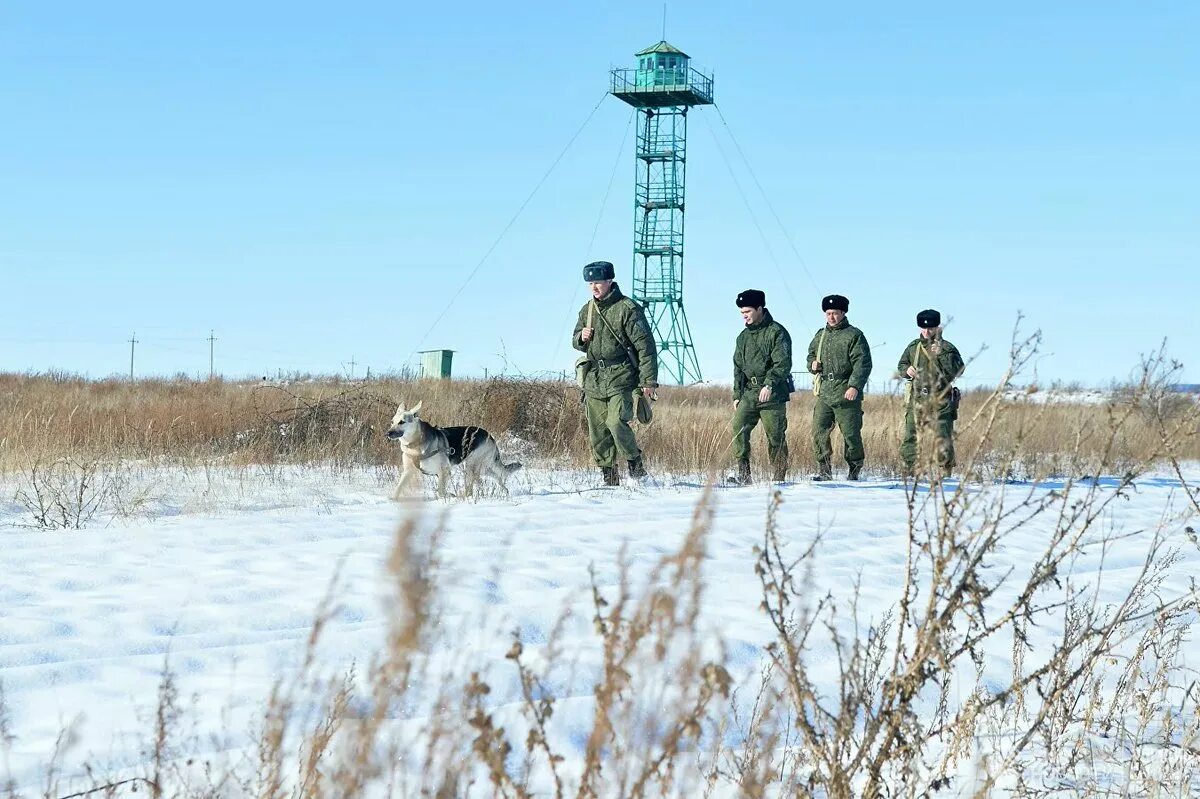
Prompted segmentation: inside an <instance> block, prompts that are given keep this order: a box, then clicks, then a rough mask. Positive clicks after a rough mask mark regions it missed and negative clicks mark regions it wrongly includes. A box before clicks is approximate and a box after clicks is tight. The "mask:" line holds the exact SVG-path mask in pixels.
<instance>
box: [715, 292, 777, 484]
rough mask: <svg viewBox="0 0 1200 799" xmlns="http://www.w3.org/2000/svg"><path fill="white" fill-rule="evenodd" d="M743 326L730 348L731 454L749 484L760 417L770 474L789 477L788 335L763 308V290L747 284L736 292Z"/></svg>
mask: <svg viewBox="0 0 1200 799" xmlns="http://www.w3.org/2000/svg"><path fill="white" fill-rule="evenodd" d="M736 303H737V307H738V310H740V311H741V314H742V321H743V322H745V323H746V327H745V328H744V329H743V330H742V332H741V333H738V337H737V343H736V344H734V347H733V409H734V410H733V454H734V457H736V458H737V462H738V473H737V477H734V478H730V482H733V483H738V484H740V485H749V484H750V432H751V431H752V430H753V429H754V426H755V425H757V424H758V421H759V419H762V423H763V431H764V432H765V433H766V434H767V455H768V457H769V458H770V459H771V469H772V475H773V479H774V480H776V481H783V480H785V479H787V468H788V446H787V404H786V403H787V401H788V398H789V397H790V395H791V392H792V390H793V384H792V374H791V373H792V337H791V336H790V335H789V334H788V332H787V329H786V328H784V326H783V325H781V324H779V323H778V322H776V321H775V320H774V318H772V316H771V312H770V311H768V310H767V307H766V305H767V295H766V294H765V293H763V292H761V291H759V290H758V289H747V290H745V291H743V292H742V293H741V294H739V295H737V300H736Z"/></svg>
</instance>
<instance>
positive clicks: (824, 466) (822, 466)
mask: <svg viewBox="0 0 1200 799" xmlns="http://www.w3.org/2000/svg"><path fill="white" fill-rule="evenodd" d="M812 479H813V480H814V481H816V482H821V481H824V480H832V479H833V468H832V467H831V466H830V465H829V464H828V463H818V464H817V473H816V474H814V475H813V476H812Z"/></svg>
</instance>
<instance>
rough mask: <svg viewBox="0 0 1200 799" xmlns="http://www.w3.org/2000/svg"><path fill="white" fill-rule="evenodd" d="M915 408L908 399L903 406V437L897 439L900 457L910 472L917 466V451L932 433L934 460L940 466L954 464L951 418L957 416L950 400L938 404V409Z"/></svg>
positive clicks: (948, 466) (951, 465)
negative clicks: (935, 454)
mask: <svg viewBox="0 0 1200 799" xmlns="http://www.w3.org/2000/svg"><path fill="white" fill-rule="evenodd" d="M927 404H928V403H925V404H922V406H921V407H917V403H916V402H910V403H908V405H906V406H905V408H904V440H903V441H901V442H900V458H901V460H903V461H904V468H905V469H906V470H908V471H909V472H911V471H913V470H914V469H915V468H916V465H917V453H918V451H919V450H920V449H923V445H924V444H925V441H926V439H928V438H929V437H930V436H931V435H932V436H933V437H934V439H935V440H936V444H935V446H936V447H937V450H936V452H937V463H938V466H940V467H942V468H943V469H949V468H952V467H953V466H954V420H955V418H956V416H957V414H955V412H954V409H953V408H952V407H951V405H950V403H949V402H941V403H937V409H936V411H934V410H933V409H932V408H929V409H927V408H926V407H925V405H927Z"/></svg>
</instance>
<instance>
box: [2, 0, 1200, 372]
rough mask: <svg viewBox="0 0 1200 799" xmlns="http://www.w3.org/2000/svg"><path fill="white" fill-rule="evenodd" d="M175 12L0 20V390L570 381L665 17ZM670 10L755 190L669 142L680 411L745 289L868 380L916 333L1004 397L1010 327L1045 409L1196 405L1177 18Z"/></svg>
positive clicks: (712, 151)
mask: <svg viewBox="0 0 1200 799" xmlns="http://www.w3.org/2000/svg"><path fill="white" fill-rule="evenodd" d="M189 5H190V7H185V5H184V4H173V3H149V2H147V3H128V2H113V3H105V4H98V3H55V2H43V3H9V4H6V5H5V7H4V8H3V9H2V10H0V104H2V107H3V108H4V124H3V126H0V273H2V274H3V278H4V280H3V287H4V296H5V299H6V303H5V306H6V307H5V312H4V313H3V314H0V369H3V370H44V369H49V368H59V369H67V370H72V371H78V372H84V373H87V374H89V375H92V376H103V375H108V374H111V373H122V372H125V371H127V370H128V360H129V345H128V343H127V340H128V339H129V338H130V334H131V333H133V332H134V331H136V333H137V337H138V339H139V341H140V343H139V344H138V350H137V359H136V367H137V371H138V373H140V374H173V373H175V372H185V373H189V374H207V370H208V342H207V341H206V340H205V339H207V338H208V335H209V331H210V330H213V331H215V335H216V337H217V339H218V340H217V343H216V364H217V369H218V371H221V372H223V373H225V374H229V375H233V376H242V375H251V374H253V375H259V374H272V375H273V374H275V373H276V372H277V371H278V370H284V371H293V370H300V371H310V372H326V373H328V372H343V373H344V372H345V371H347V370H348V369H349V363H350V361H351V360H352V359H353V361H354V363H355V370H356V372H357V373H358V374H361V373H362V371H363V370H364V368H365V367H366V366H368V365H369V366H370V367H371V368H372V370H374V371H381V370H387V369H398V368H401V367H403V366H405V365H406V364H412V363H414V362H415V361H414V359H413V358H412V352H413V351H414V350H416V349H427V348H436V347H445V348H449V349H454V350H457V355H456V356H455V372H456V373H458V374H465V375H476V374H482V373H483V370H484V369H487V370H489V372H490V373H497V372H501V371H506V372H507V373H509V374H515V373H523V374H535V373H541V372H546V371H551V370H563V369H570V368H571V363H572V361H573V359H574V353H573V352H572V351H571V350H570V347H569V344H568V343H567V342H566V341H565V339H566V336H567V335H568V333H569V327H570V325H571V324H572V323H573V321H574V318H575V314H576V312H577V309H578V306H579V305H580V304H581V303H582V301H583V297H584V293H583V285H582V283H581V279H580V275H579V273H580V268H581V266H582V265H583V264H584V263H586V262H587V261H590V260H594V259H597V258H605V259H608V260H612V261H613V262H614V263H616V264H617V268H618V279H619V280H622V279H623V280H624V281H625V282H626V283H628V282H629V274H630V270H631V263H632V256H631V244H632V220H633V214H632V199H633V186H632V184H633V173H634V162H633V154H632V141H631V140H630V141H628V142H626V143H625V147H624V150H623V151H622V152H620V153H619V152H618V151H619V148H620V146H621V142H622V137H623V134H624V133H625V131H626V128H627V125H628V122H629V119H630V110H629V109H628V107H626V106H624V105H623V104H622V103H620V102H619V101H617V100H615V99H613V98H611V97H609V98H608V99H606V100H603V101H602V98H603V96H604V91H605V88H606V86H607V70H608V68H609V67H610V66H630V65H632V63H633V58H632V56H633V53H634V52H635V51H637V50H638V49H640V48H642V47H645V46H647V45H650V44H652V43H654V42H655V41H657V40H658V39H659V38H660V33H661V28H662V6H661V5H660V4H653V3H649V4H642V3H630V2H611V3H575V4H571V3H561V2H556V3H550V2H545V3H540V2H539V3H510V4H502V3H470V2H465V3H458V4H455V5H453V6H440V5H437V4H419V5H418V4H413V6H412V7H406V6H408V5H409V4H398V3H373V2H363V3H348V4H337V5H336V6H335V5H334V4H328V3H321V4H313V3H297V2H289V3H275V2H261V3H231V2H220V1H217V0H214V1H213V2H207V3H204V4H189ZM667 14H668V18H667V38H668V39H669V40H670V41H671V42H672V43H674V44H676V45H677V46H679V47H681V48H682V49H684V50H685V51H687V52H688V53H689V55H691V56H692V59H693V63H694V64H696V65H697V66H700V67H702V68H705V69H707V70H710V71H711V72H712V73H714V75H715V86H714V92H715V95H716V98H717V103H718V106H719V107H720V110H721V112H722V113H723V114H724V117H725V119H726V120H727V121H728V123H729V125H730V127H731V128H732V132H733V135H734V136H735V137H736V142H737V144H738V145H740V147H741V150H742V152H744V153H745V155H746V157H747V159H748V161H749V166H750V167H751V168H752V169H753V176H752V175H751V173H750V171H749V170H748V169H747V166H746V164H745V163H744V162H743V161H742V160H741V159H740V158H739V156H738V152H737V149H736V147H735V146H734V143H733V140H731V139H730V134H729V132H728V131H727V130H726V128H725V127H724V125H723V124H722V123H721V120H720V118H719V117H718V116H717V114H716V112H715V110H714V109H711V108H708V109H702V110H698V111H697V112H695V113H694V114H693V116H692V117H691V119H690V125H689V142H688V145H689V160H688V211H687V231H688V234H687V253H686V260H685V263H686V295H685V296H686V305H687V310H688V315H689V319H690V322H691V327H692V331H693V335H694V338H695V341H696V346H697V348H698V353H699V357H700V363H701V367H702V370H703V372H704V375H705V377H706V378H708V379H711V380H715V381H728V380H729V371H730V367H729V359H730V355H731V352H732V342H733V338H734V337H735V336H736V334H737V332H738V330H739V328H740V325H741V321H740V318H739V316H738V314H737V311H736V309H735V308H734V305H733V298H734V296H735V295H736V294H737V293H738V291H740V290H742V289H744V288H748V287H755V288H762V289H764V290H765V291H766V292H767V296H768V305H769V307H770V308H771V309H772V311H773V313H774V314H775V316H776V317H777V318H778V319H779V320H780V321H781V322H783V323H784V324H785V325H787V326H788V327H789V328H790V329H791V331H792V334H793V337H794V339H795V341H796V346H797V349H802V348H803V347H805V346H806V345H807V341H808V339H809V338H810V337H811V335H812V332H813V331H814V330H815V329H816V328H817V327H818V326H819V325H820V324H821V315H820V310H819V301H820V297H821V296H822V295H823V294H826V293H831V292H837V293H842V294H846V295H848V296H849V297H850V298H851V313H850V317H851V320H852V321H853V322H854V323H855V324H857V325H858V326H860V327H861V328H862V329H863V330H864V331H865V332H866V334H867V337H868V339H869V340H870V342H871V343H872V345H873V348H874V351H875V358H876V363H877V367H876V377H879V378H883V377H886V374H887V373H888V372H890V370H891V368H892V367H894V364H895V361H896V359H897V357H898V356H899V354H900V351H901V349H902V348H903V346H904V344H905V343H906V342H907V341H908V340H909V339H910V338H911V337H912V336H913V335H914V333H915V328H914V324H913V318H914V316H915V314H916V312H917V311H918V310H920V309H922V308H925V307H936V308H939V309H941V310H942V312H943V314H944V315H946V316H948V317H951V318H952V319H953V322H952V324H951V325H950V327H949V330H948V333H947V335H948V337H949V338H951V339H952V340H953V341H955V342H956V343H957V344H958V345H959V346H960V348H961V349H963V350H964V352H967V353H975V352H977V351H979V350H980V348H981V347H984V346H986V350H984V351H983V353H982V354H981V355H980V356H979V357H978V358H977V360H976V361H975V362H974V363H972V365H971V367H970V371H969V373H968V380H967V382H968V383H972V384H974V383H977V382H979V383H986V382H987V381H989V380H995V379H996V378H997V377H999V375H1000V374H1001V373H1002V372H1003V369H1004V363H1005V357H1006V353H1007V350H1008V342H1009V339H1010V334H1011V331H1012V328H1013V325H1014V322H1015V320H1016V318H1017V315H1018V313H1023V314H1024V325H1025V327H1026V328H1027V329H1029V330H1032V329H1034V328H1040V329H1041V330H1042V331H1043V335H1044V346H1043V353H1042V357H1041V358H1040V359H1039V360H1038V361H1037V377H1038V378H1039V379H1040V380H1041V381H1043V382H1048V381H1052V380H1060V381H1066V382H1071V381H1080V382H1084V383H1087V384H1104V383H1107V382H1108V381H1109V380H1111V379H1113V378H1122V377H1125V376H1127V375H1128V374H1129V373H1130V370H1131V369H1132V367H1134V366H1135V364H1136V363H1137V360H1138V357H1139V354H1141V353H1145V352H1148V351H1150V350H1152V349H1154V348H1156V347H1157V346H1158V345H1159V344H1160V343H1161V341H1162V340H1163V339H1164V338H1165V339H1167V342H1168V350H1169V352H1170V353H1171V354H1172V355H1174V356H1175V357H1177V358H1179V359H1180V360H1182V361H1184V363H1185V365H1186V372H1185V379H1187V380H1190V381H1191V382H1200V325H1198V324H1197V316H1196V307H1197V300H1196V298H1197V297H1198V296H1200V190H1198V189H1197V187H1198V186H1200V147H1198V145H1197V142H1200V103H1198V100H1200V55H1198V52H1200V48H1197V47H1196V45H1195V43H1196V41H1200V4H1197V3H1194V2H1174V3H1161V2H1142V3H1132V2H1129V3H1126V2H1112V3H1083V2H1079V3H1076V2H1058V3H1044V2H1042V3H1032V2H1030V3H1026V2H1016V3H1007V4H1003V5H996V6H994V7H992V8H984V7H982V5H981V4H970V3H961V2H955V3H917V4H899V3H865V2H864V3H846V4H835V5H831V4H808V3H804V4H796V3H790V2H787V3H784V2H781V3H741V4H733V3H716V2H691V3H683V2H671V3H670V4H669V6H668V11H667ZM597 103H600V106H599V108H598V110H596V112H595V114H594V115H593V116H592V117H591V119H590V121H589V122H588V123H587V125H586V126H585V127H584V128H583V130H582V132H581V133H580V134H579V136H578V138H577V139H576V140H575V142H574V144H573V145H572V146H571V148H570V149H569V150H568V151H567V153H566V155H565V156H564V157H563V159H562V161H561V162H560V163H559V164H558V165H557V167H556V168H555V169H554V170H553V172H552V173H551V174H550V176H549V177H548V178H547V179H546V181H545V183H544V184H542V186H541V188H540V189H539V190H538V192H537V193H536V194H535V195H534V196H533V199H532V200H531V201H530V202H529V204H528V205H527V206H526V207H525V209H524V211H523V212H522V213H521V215H520V216H519V218H518V219H517V221H516V222H515V223H514V224H513V225H512V227H511V228H510V229H509V230H508V232H507V233H506V234H505V235H504V236H503V237H502V238H501V239H500V242H499V244H498V246H496V248H495V249H494V251H492V253H491V255H490V256H489V257H488V258H487V260H486V261H485V262H484V263H483V266H482V267H481V268H480V269H479V271H478V273H477V274H476V275H475V277H474V278H473V279H472V280H470V281H468V280H467V278H468V275H469V274H470V273H471V272H472V270H473V269H475V267H476V266H477V265H478V264H479V263H480V260H481V259H482V258H483V256H484V254H485V253H486V252H488V250H489V247H491V246H492V244H493V242H495V241H496V239H497V237H498V236H499V235H500V233H501V231H502V230H504V228H505V226H506V225H507V224H508V222H509V220H510V219H511V218H512V217H513V214H514V213H515V212H516V211H517V209H518V207H520V205H521V203H522V202H523V201H524V200H525V198H526V197H527V196H528V195H529V193H530V191H531V190H532V189H533V188H534V186H535V185H536V184H537V183H538V181H539V180H540V179H541V177H542V176H543V174H544V173H545V172H546V170H547V169H548V168H549V167H550V165H551V163H552V162H553V161H554V159H555V157H556V156H557V155H558V154H559V152H560V151H561V150H562V148H563V147H564V146H565V145H566V143H567V142H568V140H570V139H571V137H572V135H573V134H574V133H575V132H576V130H578V129H579V127H580V125H581V124H582V123H583V122H584V120H585V119H586V118H587V117H588V114H589V112H590V111H591V110H592V109H593V107H594V106H596V104H597ZM630 138H631V139H632V137H630ZM614 166H615V167H616V172H615V181H614V183H613V187H612V191H611V193H610V194H608V195H607V202H604V201H605V198H606V188H607V186H608V184H609V178H610V176H612V175H613V174H614V172H613V169H614ZM755 176H756V177H757V179H758V183H759V184H761V186H762V189H763V192H764V193H765V196H766V200H764V197H763V194H760V193H759V191H758V187H757V185H756V183H755V179H754V177H755ZM735 181H736V182H735ZM739 186H740V190H739ZM743 195H744V197H745V199H743ZM768 201H769V206H768V204H767V202H768ZM747 202H749V204H750V206H751V208H752V212H751V211H748V210H747ZM602 203H603V213H601V208H602ZM775 214H778V217H779V219H780V220H781V221H782V223H783V229H782V230H781V227H780V225H779V224H778V223H777V222H776V220H775ZM756 221H757V226H756V224H755V222H756ZM759 227H761V229H762V230H763V233H764V234H765V240H764V236H762V235H760V234H759V232H758V228H759ZM593 229H595V230H596V236H595V240H594V242H592V244H591V246H590V248H589V241H591V240H592V231H593ZM785 231H786V234H785ZM789 239H790V241H791V242H793V243H794V245H795V248H796V251H798V253H799V255H800V256H801V259H802V260H800V259H798V258H797V257H796V253H795V252H793V250H792V246H791V245H790V244H789ZM456 292H457V293H458V296H457V298H456V299H455V300H454V302H453V303H450V300H451V298H452V297H453V296H454V295H455V294H456ZM448 304H449V309H448V310H446V309H447V305H448ZM443 312H445V313H444V316H443V315H442V314H443ZM439 316H442V318H441V320H440V321H438V322H437V323H436V325H435V320H437V319H438V317H439ZM1029 378H1030V379H1031V378H1032V376H1029ZM881 384H882V382H881Z"/></svg>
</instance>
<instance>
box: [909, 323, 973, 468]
mask: <svg viewBox="0 0 1200 799" xmlns="http://www.w3.org/2000/svg"><path fill="white" fill-rule="evenodd" d="M941 324H942V315H941V314H940V313H938V312H937V311H935V310H933V309H932V308H930V309H928V310H924V311H921V312H920V313H919V314H917V327H918V328H920V330H921V335H920V336H919V337H918V338H915V339H913V341H912V343H911V344H909V345H908V346H907V347H905V348H904V354H903V355H901V356H900V362H899V363H898V364H897V365H896V372H897V375H896V376H897V377H899V378H901V379H903V380H908V381H909V382H908V383H907V384H906V385H905V387H904V441H903V442H901V444H900V458H901V459H902V460H903V461H904V470H905V473H906V474H908V475H914V474H915V473H916V467H917V453H918V446H917V442H918V439H924V438H925V437H926V436H927V435H928V434H929V433H930V432H932V433H933V434H934V435H935V436H936V439H937V450H936V458H937V464H938V466H939V467H940V470H941V473H942V474H943V475H944V476H946V477H949V476H950V472H951V470H952V469H953V468H954V420H955V419H957V418H958V403H957V402H956V401H955V399H956V396H957V395H956V392H955V391H954V387H953V383H954V381H955V380H957V379H958V377H959V375H961V374H962V373H963V369H964V368H966V367H965V364H964V363H963V359H962V355H960V354H959V352H958V347H955V346H954V345H953V344H951V343H950V342H949V341H946V340H945V339H944V338H942V328H941Z"/></svg>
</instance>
